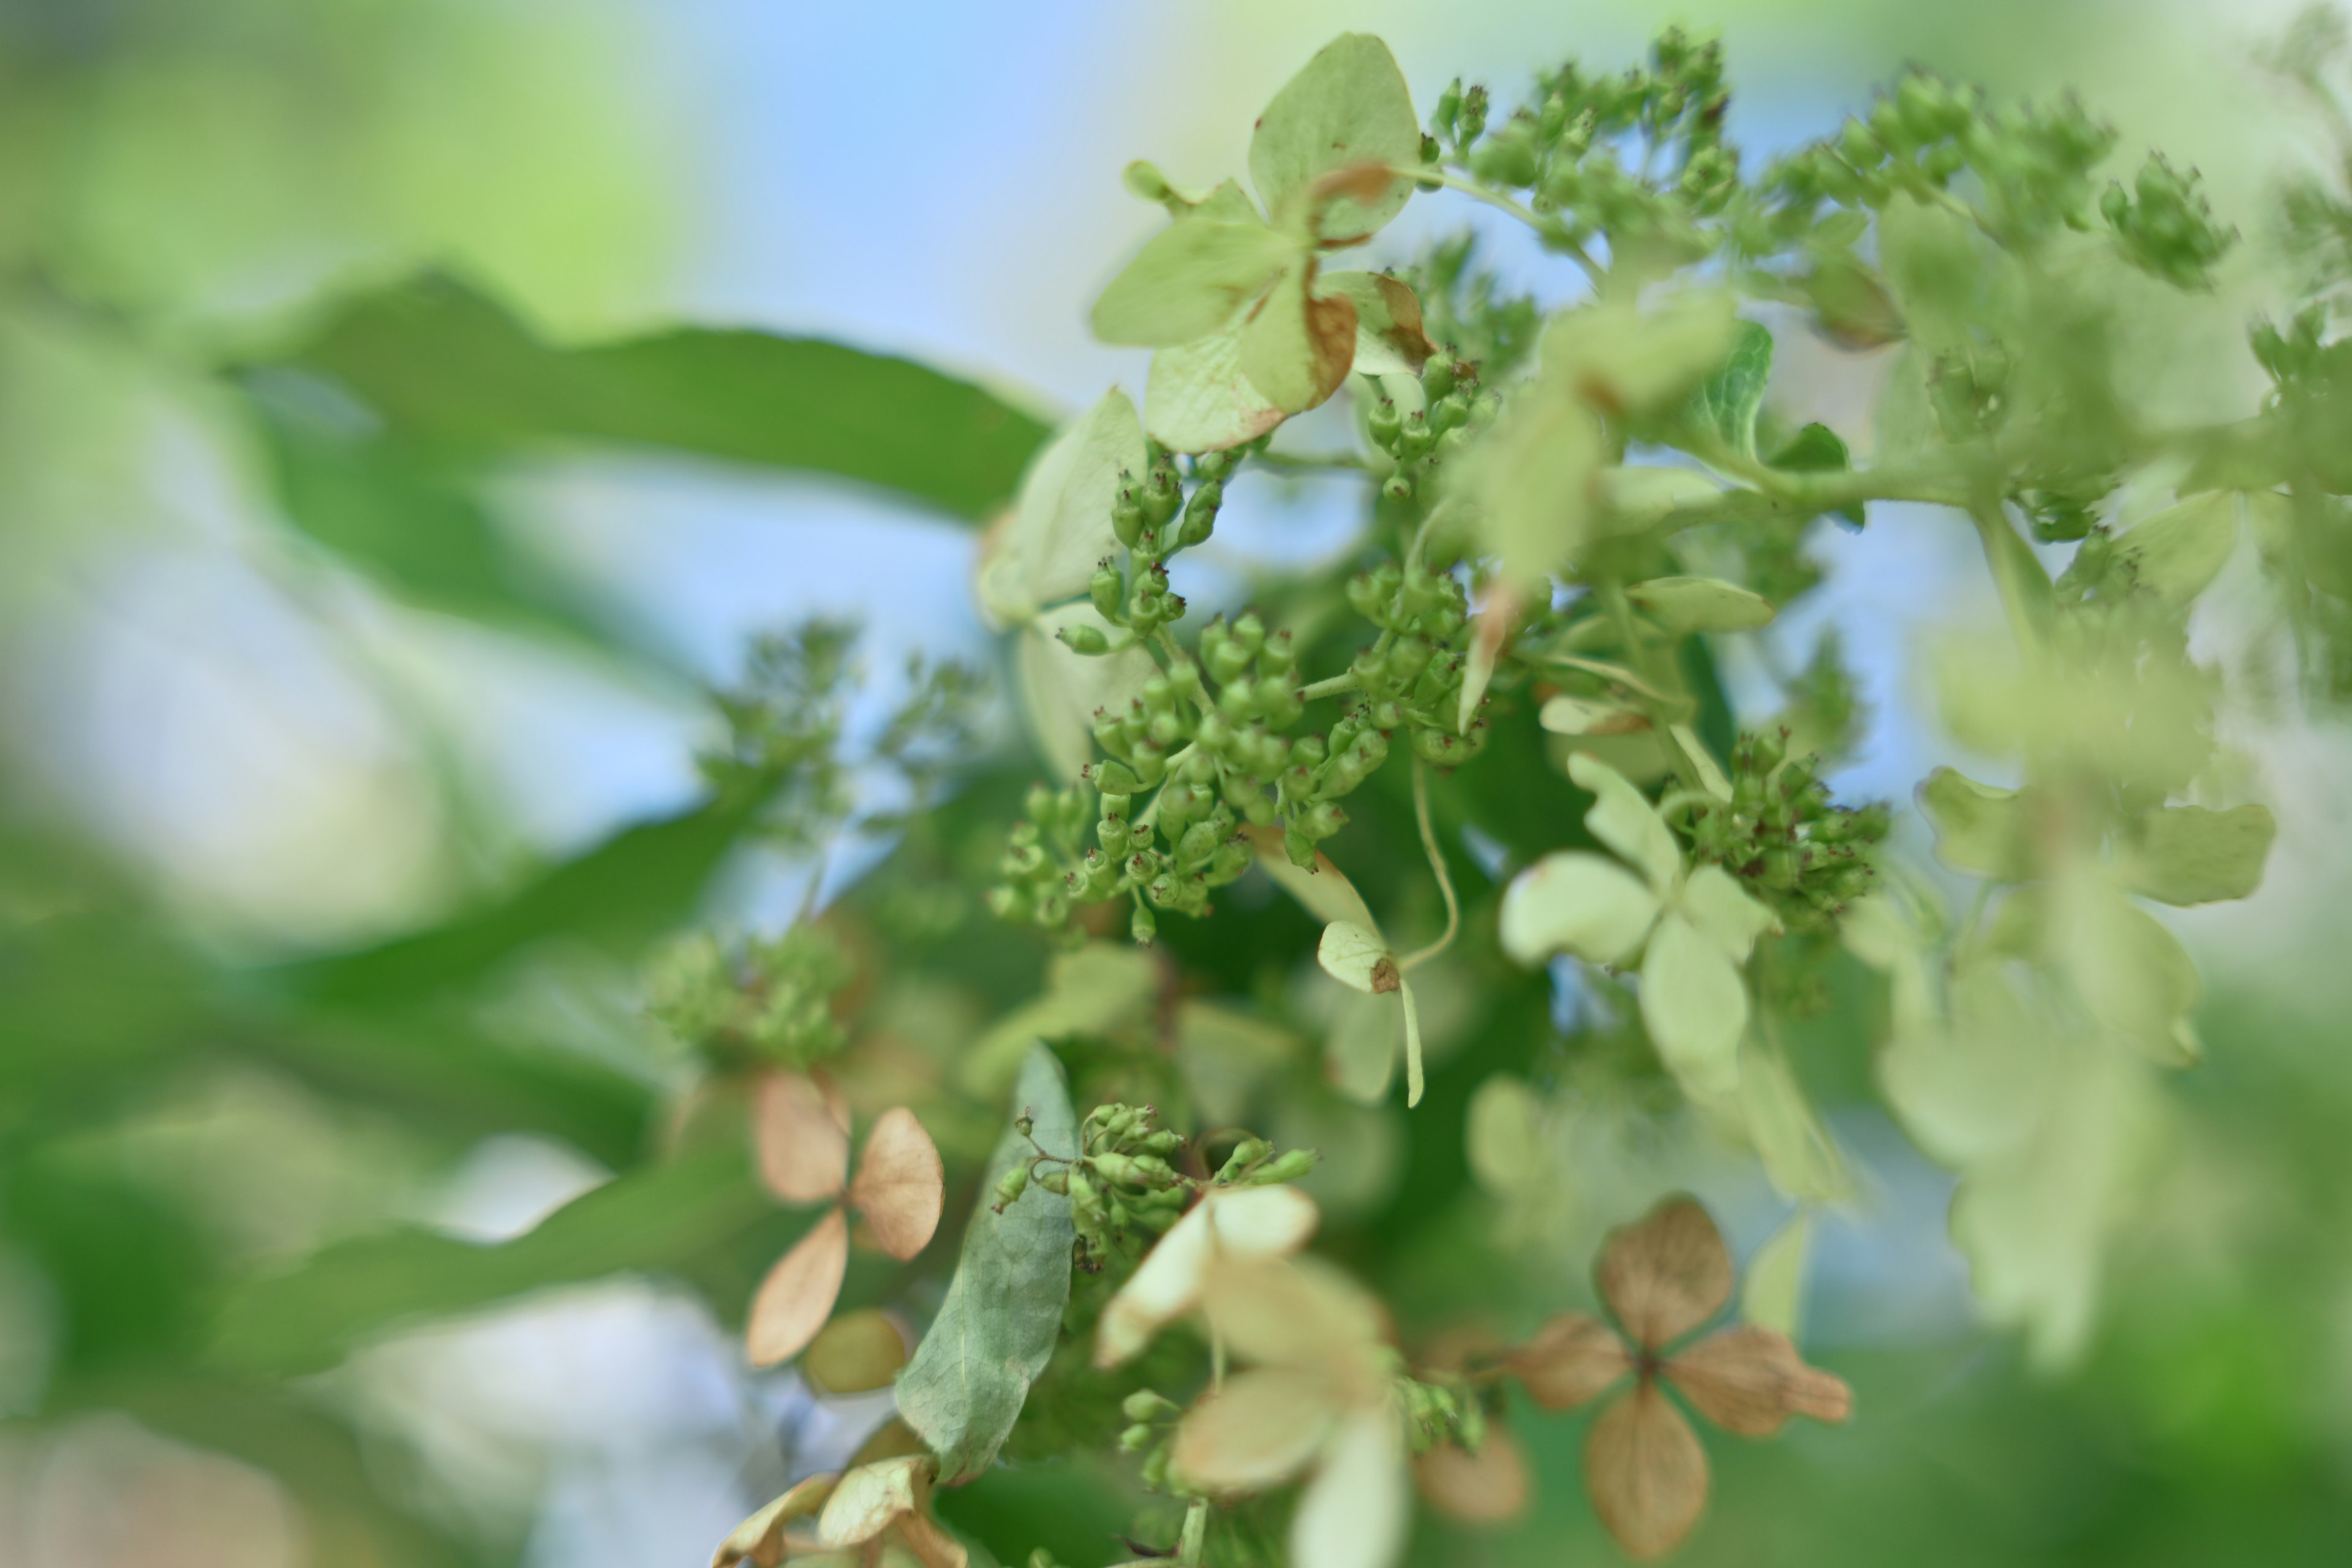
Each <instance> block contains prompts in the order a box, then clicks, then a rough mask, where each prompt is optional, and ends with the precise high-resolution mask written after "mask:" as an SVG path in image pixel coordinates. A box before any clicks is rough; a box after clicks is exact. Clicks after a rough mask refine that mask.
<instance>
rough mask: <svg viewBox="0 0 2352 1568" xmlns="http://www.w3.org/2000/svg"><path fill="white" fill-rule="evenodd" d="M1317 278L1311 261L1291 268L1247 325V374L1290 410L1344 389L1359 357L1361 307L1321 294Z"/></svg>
mask: <svg viewBox="0 0 2352 1568" xmlns="http://www.w3.org/2000/svg"><path fill="white" fill-rule="evenodd" d="M1314 282H1315V267H1314V263H1312V262H1311V261H1300V262H1298V263H1297V265H1294V266H1292V267H1290V268H1287V269H1286V270H1285V271H1284V273H1283V274H1282V276H1281V278H1280V279H1278V280H1277V281H1276V283H1275V286H1274V291H1273V292H1272V293H1270V294H1268V295H1267V296H1266V297H1265V300H1264V302H1263V303H1261V304H1260V305H1259V306H1258V307H1257V309H1256V310H1255V311H1254V312H1253V313H1252V314H1251V316H1250V319H1249V322H1248V324H1247V325H1246V326H1244V328H1243V329H1242V361H1241V363H1242V374H1244V375H1245V376H1247V377H1249V380H1250V384H1251V385H1252V386H1255V387H1256V388H1257V390H1258V391H1259V392H1261V393H1263V394H1264V395H1265V399H1266V401H1267V402H1269V403H1271V404H1273V405H1275V406H1276V408H1279V409H1281V410H1282V411H1283V412H1284V413H1286V414H1303V413H1305V412H1306V411H1307V409H1309V408H1313V407H1315V406H1316V405H1318V404H1320V403H1322V402H1323V401H1324V400H1325V399H1326V398H1328V397H1329V396H1330V395H1332V394H1333V393H1335V392H1337V391H1339V384H1340V383H1341V382H1344V381H1346V380H1347V379H1348V366H1349V364H1351V363H1354V361H1355V357H1356V307H1355V306H1354V305H1353V304H1352V303H1351V302H1349V300H1348V299H1347V297H1346V296H1344V295H1334V296H1332V297H1330V298H1328V299H1322V298H1318V297H1317V296H1316V295H1315V294H1314V293H1313V292H1312V291H1311V290H1312V288H1313V285H1314Z"/></svg>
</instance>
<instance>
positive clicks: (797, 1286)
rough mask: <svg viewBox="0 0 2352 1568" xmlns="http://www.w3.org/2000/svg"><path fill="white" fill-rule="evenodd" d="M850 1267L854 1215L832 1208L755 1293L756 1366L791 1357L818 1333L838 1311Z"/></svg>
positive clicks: (751, 1333) (750, 1341) (752, 1344)
mask: <svg viewBox="0 0 2352 1568" xmlns="http://www.w3.org/2000/svg"><path fill="white" fill-rule="evenodd" d="M848 1268H849V1220H848V1217H847V1216H846V1215H844V1214H843V1213H842V1212H841V1210H840V1209H838V1208H835V1209H831V1210H828V1211H827V1212H826V1214H825V1216H824V1218H823V1219H821V1220H819V1221H817V1222H816V1225H815V1226H814V1228H812V1229H811V1230H810V1231H809V1233H808V1234H807V1235H806V1236H803V1237H801V1238H800V1240H799V1241H797V1242H795V1243H794V1244H793V1249H792V1250H791V1251H790V1252H787V1253H785V1254H784V1255H783V1257H782V1258H778V1259H777V1260H776V1266H775V1267H774V1268H771V1269H769V1270H768V1277H767V1278H766V1279H763V1280H761V1282H760V1293H759V1294H758V1295H757V1296H755V1297H753V1298H752V1299H751V1321H750V1322H749V1323H748V1324H746V1325H745V1327H744V1331H743V1341H744V1347H745V1349H746V1350H748V1351H749V1352H750V1353H751V1364H752V1365H753V1366H773V1365H774V1364H775V1363H778V1362H780V1361H789V1360H791V1359H792V1358H793V1356H796V1355H798V1354H800V1353H801V1352H802V1350H803V1348H805V1347H806V1346H807V1344H808V1342H809V1341H811V1340H813V1339H814V1338H816V1333H817V1331H818V1330H819V1329H822V1328H824V1321H825V1319H827V1318H829V1317H831V1316H832V1315H833V1303H834V1301H835V1299H836V1298H838V1297H839V1296H840V1294H841V1277H842V1276H843V1275H844V1274H845V1273H846V1272H847V1271H848Z"/></svg>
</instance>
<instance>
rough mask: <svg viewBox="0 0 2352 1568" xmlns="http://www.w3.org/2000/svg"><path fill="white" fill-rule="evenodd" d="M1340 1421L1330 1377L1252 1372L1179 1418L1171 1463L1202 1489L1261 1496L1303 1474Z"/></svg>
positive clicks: (1274, 1369)
mask: <svg viewBox="0 0 2352 1568" xmlns="http://www.w3.org/2000/svg"><path fill="white" fill-rule="evenodd" d="M1338 1416H1339V1407H1338V1404H1337V1402H1336V1401H1335V1400H1334V1398H1333V1395H1332V1389H1331V1384H1330V1382H1329V1380H1328V1379H1326V1378H1323V1377H1318V1376H1317V1375H1316V1374H1315V1373H1311V1372H1306V1371H1301V1370H1299V1369H1297V1368H1295V1367H1258V1368H1255V1369H1253V1370H1251V1371H1249V1372H1244V1373H1236V1374H1235V1375H1234V1376H1233V1377H1232V1378H1231V1379H1229V1380H1227V1382H1226V1384H1225V1386H1224V1387H1223V1388H1222V1389H1219V1390H1218V1391H1216V1392H1215V1393H1213V1394H1209V1395H1208V1396H1207V1397H1205V1398H1203V1399H1202V1401H1201V1402H1200V1403H1199V1404H1198V1405H1194V1406H1193V1407H1192V1409H1191V1410H1190V1411H1188V1412H1186V1413H1185V1415H1184V1419H1183V1421H1182V1422H1181V1424H1180V1425H1179V1426H1177V1428H1176V1447H1175V1450H1174V1452H1173V1453H1172V1454H1171V1456H1170V1460H1169V1462H1170V1464H1171V1467H1172V1468H1173V1469H1174V1470H1175V1472H1176V1473H1177V1474H1178V1475H1180V1476H1181V1477H1183V1478H1184V1479H1186V1480H1188V1481H1190V1482H1192V1484H1193V1485H1194V1486H1197V1487H1199V1488H1201V1489H1203V1490H1205V1491H1212V1492H1259V1491H1264V1490H1265V1489H1267V1488H1269V1487H1274V1486H1279V1485H1280V1484H1281V1483H1283V1482H1284V1481H1286V1480H1288V1479H1290V1478H1291V1477H1293V1476H1295V1475H1297V1473H1298V1472H1299V1471H1300V1470H1301V1469H1303V1468H1306V1465H1307V1460H1308V1459H1310V1458H1314V1456H1315V1451H1316V1450H1317V1449H1318V1448H1319V1447H1322V1445H1323V1440H1324V1438H1325V1437H1326V1436H1328V1435H1329V1433H1330V1430H1331V1424H1332V1422H1333V1421H1335V1420H1336V1419H1338Z"/></svg>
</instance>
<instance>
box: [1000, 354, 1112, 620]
mask: <svg viewBox="0 0 2352 1568" xmlns="http://www.w3.org/2000/svg"><path fill="white" fill-rule="evenodd" d="M1148 461H1149V459H1148V458H1147V457H1146V454H1145V451H1144V446H1143V422H1142V421H1141V420H1139V419H1138V418H1137V417H1136V415H1135V405H1134V404H1132V403H1130V402H1129V401H1128V396H1127V394H1126V393H1124V392H1121V391H1119V390H1118V388H1117V387H1113V388H1112V389H1111V390H1110V391H1109V392H1108V393H1106V394H1104V395H1103V398H1102V401H1101V402H1099V403H1097V404H1096V405H1094V406H1093V407H1092V408H1090V409H1088V410H1087V412H1086V413H1085V414H1083V415H1081V416H1079V417H1078V418H1077V419H1076V420H1074V421H1072V422H1071V424H1070V425H1069V426H1067V427H1066V429H1064V430H1063V431H1062V433H1061V434H1060V435H1058V436H1056V437H1055V438H1054V440H1053V442H1052V443H1051V444H1050V445H1048V446H1047V447H1045V450H1044V451H1042V452H1040V453H1038V454H1037V457H1036V458H1035V459H1034V461H1033V462H1032V463H1031V464H1030V466H1029V472H1028V474H1027V475H1026V476H1025V477H1024V479H1022V481H1021V497H1020V500H1018V501H1017V502H1016V503H1015V505H1014V510H1013V517H1012V520H1011V521H1009V522H1007V523H1006V524H1005V525H1004V527H1003V530H1002V531H999V532H998V533H996V534H995V535H994V536H992V538H991V539H990V540H989V541H988V542H987V544H986V545H985V546H984V547H983V550H982V558H981V567H980V601H981V605H982V608H984V609H985V610H986V611H987V612H988V613H989V615H990V616H993V617H994V618H995V619H996V620H997V622H998V623H999V624H1001V625H1005V626H1017V625H1018V624H1020V623H1021V622H1023V621H1025V620H1027V619H1028V618H1029V617H1030V616H1033V615H1034V614H1036V612H1037V610H1038V609H1039V608H1040V607H1041V606H1043V605H1051V604H1055V603H1057V602H1059V601H1061V600H1064V599H1074V598H1076V597H1077V596H1078V595H1080V594H1083V593H1085V592H1086V591H1087V583H1088V582H1089V581H1090V580H1091V579H1092V578H1093V576H1094V570H1095V563H1097V561H1100V560H1101V559H1102V558H1103V557H1104V556H1106V555H1108V554H1110V553H1111V552H1114V551H1115V550H1117V549H1118V536H1117V535H1115V534H1114V533H1112V531H1111V526H1110V509H1111V503H1112V502H1113V501H1114V500H1117V499H1118V487H1119V476H1120V475H1121V474H1122V473H1126V474H1132V475H1135V476H1137V477H1138V478H1140V477H1141V475H1142V474H1143V471H1144V469H1145V467H1146V466H1147V463H1148Z"/></svg>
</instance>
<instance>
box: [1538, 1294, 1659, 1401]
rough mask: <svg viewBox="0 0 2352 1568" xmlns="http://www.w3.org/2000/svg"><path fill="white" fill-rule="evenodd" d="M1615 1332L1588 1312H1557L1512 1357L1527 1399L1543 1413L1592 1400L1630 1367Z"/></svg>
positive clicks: (1628, 1358) (1627, 1357) (1631, 1362)
mask: <svg viewBox="0 0 2352 1568" xmlns="http://www.w3.org/2000/svg"><path fill="white" fill-rule="evenodd" d="M1510 1368H1511V1370H1512V1371H1513V1372H1515V1373H1518V1374H1519V1381H1520V1382H1521V1383H1524V1384H1527V1385H1528V1397H1529V1398H1531V1399H1533V1400H1534V1401H1535V1402H1536V1403H1537V1404H1538V1405H1542V1406H1543V1407H1544V1408H1545V1409H1546V1410H1573V1409H1574V1408H1575V1407H1576V1406H1578V1405H1582V1404H1584V1403H1585V1402H1586V1401H1588V1400H1591V1399H1596V1398H1598V1397H1599V1396H1600V1395H1601V1392H1602V1391H1603V1390H1605V1389H1606V1388H1607V1387H1608V1386H1609V1385H1610V1384H1612V1383H1614V1382H1616V1381H1617V1380H1618V1379H1619V1378H1621V1377H1622V1376H1624V1375H1625V1373H1627V1372H1628V1371H1630V1370H1631V1369H1632V1368H1633V1358H1632V1357H1630V1356H1628V1355H1627V1354H1626V1353H1625V1342H1624V1341H1623V1340H1622V1339H1620V1338H1619V1337H1618V1335H1617V1331H1616V1330H1614V1329H1612V1328H1611V1327H1610V1326H1609V1325H1608V1324H1606V1323H1604V1322H1602V1321H1601V1320H1600V1319H1598V1318H1596V1317H1594V1316H1593V1315H1592V1314H1591V1313H1590V1312H1562V1313H1560V1314H1559V1316H1558V1317H1556V1318H1554V1319H1552V1320H1551V1321H1549V1322H1548V1323H1546V1324H1545V1325H1544V1326H1543V1327H1542V1328H1540V1329H1538V1330H1537V1331H1536V1337H1535V1338H1533V1339H1531V1340H1529V1341H1528V1342H1527V1343H1526V1344H1525V1345H1523V1346H1521V1347H1520V1349H1519V1350H1518V1351H1517V1352H1516V1353H1514V1354H1513V1355H1512V1357H1511V1360H1510Z"/></svg>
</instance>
